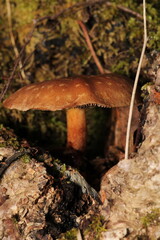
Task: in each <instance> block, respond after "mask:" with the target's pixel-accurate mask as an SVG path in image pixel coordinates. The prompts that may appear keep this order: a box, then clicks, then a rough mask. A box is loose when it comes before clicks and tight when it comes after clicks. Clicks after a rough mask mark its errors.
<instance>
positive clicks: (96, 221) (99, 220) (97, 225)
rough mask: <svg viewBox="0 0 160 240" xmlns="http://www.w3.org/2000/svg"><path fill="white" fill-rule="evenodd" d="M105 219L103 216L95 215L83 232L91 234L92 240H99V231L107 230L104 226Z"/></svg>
mask: <svg viewBox="0 0 160 240" xmlns="http://www.w3.org/2000/svg"><path fill="white" fill-rule="evenodd" d="M104 223H105V220H104V217H103V216H95V217H93V219H92V222H91V223H90V224H89V226H88V227H87V229H86V230H85V234H90V235H93V239H94V240H99V239H100V236H101V233H102V232H105V231H107V230H106V228H105V226H104Z"/></svg>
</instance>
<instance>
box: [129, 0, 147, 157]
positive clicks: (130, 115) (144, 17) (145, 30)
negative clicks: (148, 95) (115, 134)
mask: <svg viewBox="0 0 160 240" xmlns="http://www.w3.org/2000/svg"><path fill="white" fill-rule="evenodd" d="M143 22H144V40H143V48H142V52H141V57H140V60H139V64H138V69H137V73H136V77H135V82H134V86H133V91H132V97H131V103H130V109H129V117H128V125H127V134H126V146H125V159H128V153H129V138H130V129H131V121H132V114H133V106H134V100H135V94H136V89H137V85H138V79H139V75H140V70H141V65H142V60H143V56H144V53H145V49H146V45H147V24H146V2H145V0H143Z"/></svg>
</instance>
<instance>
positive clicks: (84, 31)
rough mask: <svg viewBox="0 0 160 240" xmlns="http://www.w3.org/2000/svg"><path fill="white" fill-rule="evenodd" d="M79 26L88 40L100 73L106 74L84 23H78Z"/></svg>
mask: <svg viewBox="0 0 160 240" xmlns="http://www.w3.org/2000/svg"><path fill="white" fill-rule="evenodd" d="M78 24H79V25H80V26H81V28H82V31H83V34H84V37H85V39H86V43H87V45H88V48H89V50H90V52H91V54H92V57H93V59H94V61H95V63H96V65H97V68H98V69H99V71H100V73H101V74H104V73H105V71H104V69H103V67H102V65H101V63H100V61H99V59H98V57H97V55H96V53H95V51H94V48H93V46H92V43H91V40H90V37H89V35H88V32H87V28H86V26H85V25H84V23H83V22H82V21H78Z"/></svg>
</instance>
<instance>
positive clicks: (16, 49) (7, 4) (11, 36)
mask: <svg viewBox="0 0 160 240" xmlns="http://www.w3.org/2000/svg"><path fill="white" fill-rule="evenodd" d="M6 7H7V17H8V25H9V33H10V38H11V43H12V45H13V50H14V53H15V56H16V58H18V57H19V51H18V48H17V46H16V42H15V38H14V35H13V31H12V16H11V5H10V0H6ZM18 65H19V68H20V71H21V75H22V78H23V79H25V78H26V75H25V72H24V70H23V69H22V62H21V59H19V63H18Z"/></svg>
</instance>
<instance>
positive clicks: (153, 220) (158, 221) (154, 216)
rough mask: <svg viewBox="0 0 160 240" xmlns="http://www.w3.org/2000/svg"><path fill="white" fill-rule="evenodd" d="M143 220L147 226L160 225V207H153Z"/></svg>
mask: <svg viewBox="0 0 160 240" xmlns="http://www.w3.org/2000/svg"><path fill="white" fill-rule="evenodd" d="M141 221H142V224H143V226H144V227H145V228H147V227H149V226H152V225H160V208H155V209H152V210H151V212H150V213H147V214H146V216H144V217H143V218H142V220H141Z"/></svg>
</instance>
